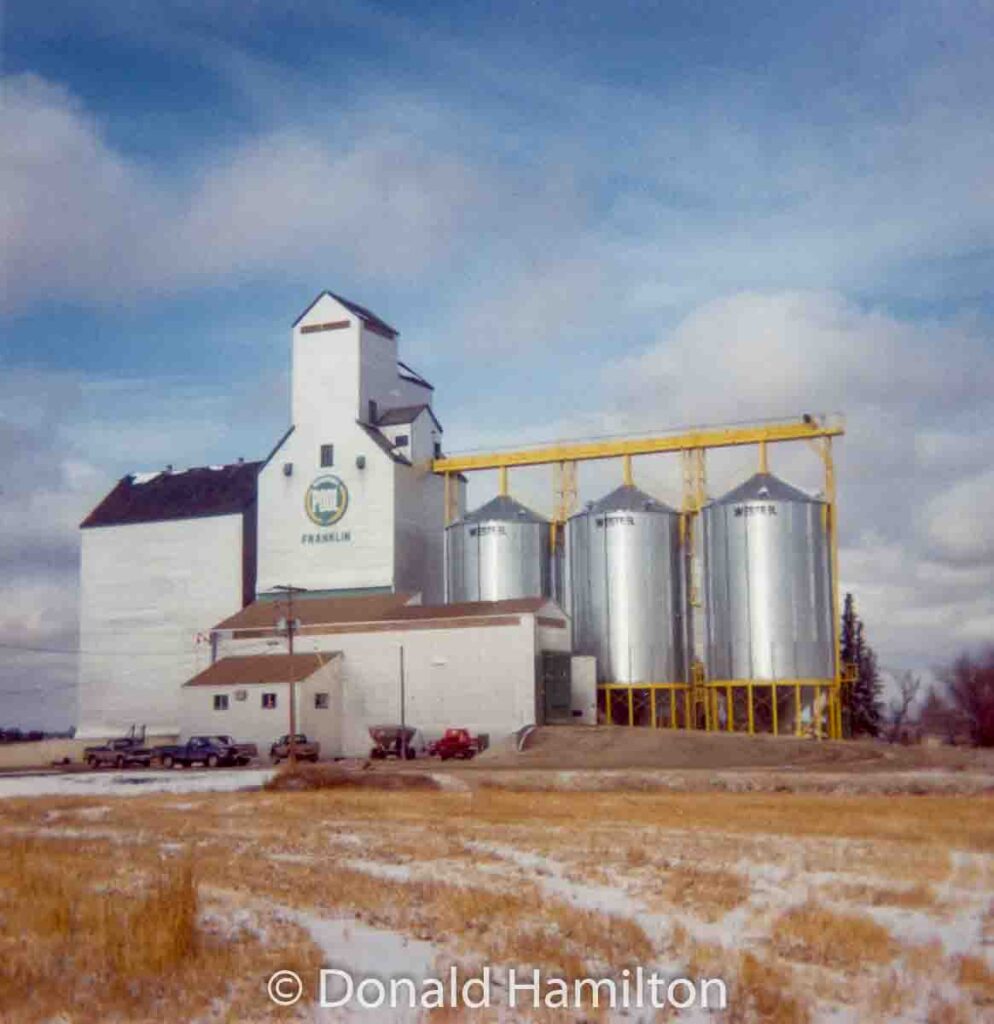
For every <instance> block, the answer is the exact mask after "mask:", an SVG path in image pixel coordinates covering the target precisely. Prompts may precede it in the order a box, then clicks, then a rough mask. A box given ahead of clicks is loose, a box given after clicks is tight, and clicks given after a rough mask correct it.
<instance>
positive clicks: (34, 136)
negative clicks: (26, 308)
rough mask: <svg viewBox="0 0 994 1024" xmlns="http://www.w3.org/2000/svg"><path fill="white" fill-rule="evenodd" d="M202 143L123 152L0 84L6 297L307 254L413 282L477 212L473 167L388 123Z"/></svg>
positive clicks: (148, 284)
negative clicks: (148, 160) (175, 154)
mask: <svg viewBox="0 0 994 1024" xmlns="http://www.w3.org/2000/svg"><path fill="white" fill-rule="evenodd" d="M384 120H385V122H391V123H385V124H380V123H377V122H376V121H375V118H374V119H373V121H372V123H370V124H367V125H364V126H363V127H362V130H361V132H360V133H359V134H356V133H355V132H350V131H349V130H348V129H345V128H343V129H342V130H340V131H332V130H330V129H329V127H328V126H327V125H321V126H315V127H314V128H313V129H312V130H310V131H307V132H305V131H301V130H295V129H290V128H280V129H274V130H271V131H268V132H265V133H263V134H260V135H257V136H255V137H252V138H250V139H248V140H247V141H245V142H243V143H241V144H239V145H237V146H234V147H230V148H226V149H219V148H217V147H211V146H205V148H204V149H203V151H202V152H201V153H200V154H199V158H198V161H197V164H196V166H195V168H194V169H193V171H192V172H190V173H189V174H187V175H184V176H179V177H177V176H176V175H175V174H174V175H172V176H166V175H164V174H162V173H161V172H159V171H157V170H153V169H152V168H150V167H146V166H144V165H142V164H140V163H138V162H136V161H132V160H129V159H127V158H125V157H124V156H122V155H121V154H120V153H119V152H118V151H116V150H115V149H114V148H113V147H112V146H111V145H110V144H109V143H108V142H107V140H106V138H105V135H104V133H103V131H102V129H101V126H100V125H99V124H98V123H97V122H96V120H95V119H94V118H93V117H91V116H90V115H89V114H88V113H87V112H86V111H85V110H84V109H83V108H82V107H81V105H80V104H79V103H78V102H77V101H76V100H75V99H74V98H73V97H72V96H71V95H70V94H69V93H68V92H67V91H65V90H64V89H62V88H60V87H58V86H55V85H53V84H51V83H49V82H47V81H45V80H43V79H41V78H39V77H37V76H35V75H30V74H28V75H19V76H15V77H11V78H8V79H6V80H5V102H4V106H3V114H2V122H0V135H2V136H3V137H4V138H5V140H6V146H7V147H8V152H9V153H10V154H11V155H10V157H9V158H8V159H5V161H4V163H3V167H2V172H0V173H2V177H0V191H2V193H3V197H4V198H3V207H2V211H0V230H2V232H3V234H4V237H5V246H4V260H5V266H4V268H3V270H4V276H5V279H6V292H7V295H6V301H7V304H8V305H10V306H14V307H16V306H20V305H23V304H27V303H30V302H31V301H32V300H35V299H37V298H38V297H39V296H40V295H42V294H45V293H51V292H57V293H59V294H61V295H63V296H68V297H72V298H81V299H84V300H97V301H106V300H120V299H129V298H134V297H135V296H136V295H138V294H142V293H145V292H168V291H171V290H174V289H176V288H179V287H202V286H203V285H205V284H206V283H207V282H209V281H217V280H224V279H230V278H232V277H237V276H239V275H244V274H252V273H258V272H261V271H269V272H288V271H291V270H293V269H294V268H301V267H305V266H306V267H313V266H314V265H315V264H316V263H318V262H324V263H325V264H330V265H331V268H332V269H334V268H335V267H337V268H338V269H339V271H340V272H341V271H342V270H344V269H345V268H348V269H349V271H350V272H352V271H354V270H357V271H358V272H359V273H361V274H364V275H367V276H368V277H369V278H371V279H377V278H382V277H389V276H398V277H402V276H405V275H406V276H410V275H413V276H415V277H417V276H418V275H421V274H423V273H424V272H425V271H426V269H428V268H431V267H432V266H434V265H435V264H436V263H437V261H438V260H439V259H442V258H444V257H445V256H446V254H447V252H448V250H449V246H450V243H451V240H452V237H453V235H454V234H456V233H457V232H461V231H467V230H472V228H473V224H474V222H475V219H476V218H477V217H478V216H480V215H481V211H483V212H485V211H487V210H488V204H487V196H488V194H489V190H488V189H487V187H486V183H485V181H484V180H483V177H482V175H481V174H480V172H479V171H478V170H475V169H473V168H472V167H470V166H469V165H468V164H467V163H465V162H464V161H463V160H461V159H460V157H459V156H458V155H457V153H456V152H455V150H453V149H450V150H448V151H446V150H444V149H441V148H439V147H438V146H437V145H435V144H434V142H433V141H432V140H422V139H421V138H420V137H419V136H418V134H417V132H416V131H414V130H404V128H403V127H401V126H398V125H396V124H394V123H392V119H384Z"/></svg>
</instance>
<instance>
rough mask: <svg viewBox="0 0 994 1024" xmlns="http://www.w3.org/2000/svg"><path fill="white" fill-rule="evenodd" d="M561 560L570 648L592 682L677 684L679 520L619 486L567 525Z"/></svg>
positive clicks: (680, 648)
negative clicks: (588, 661) (593, 671)
mask: <svg viewBox="0 0 994 1024" xmlns="http://www.w3.org/2000/svg"><path fill="white" fill-rule="evenodd" d="M567 558H568V573H567V576H568V591H569V604H570V610H571V614H572V616H573V645H574V648H575V650H576V651H577V653H580V654H588V655H593V656H594V657H596V658H597V676H598V681H599V682H604V683H667V682H680V681H682V680H683V679H684V678H685V655H684V609H683V603H684V598H683V586H682V571H681V551H680V516H679V514H678V513H677V512H675V511H674V510H673V509H672V508H670V507H669V506H668V505H666V504H664V503H663V502H661V501H657V500H656V499H655V498H653V497H651V496H650V495H648V494H646V493H645V492H644V491H641V490H639V489H638V488H637V487H633V486H631V485H627V484H626V485H623V486H621V487H619V488H617V489H616V490H614V491H612V492H611V493H610V494H608V495H607V496H606V497H604V498H602V499H601V500H600V501H597V502H594V503H593V504H592V505H589V506H588V507H587V509H586V510H585V511H583V512H581V513H579V514H578V515H575V516H573V517H572V518H571V519H570V521H569V524H568V532H567Z"/></svg>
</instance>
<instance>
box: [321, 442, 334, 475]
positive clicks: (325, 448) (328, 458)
mask: <svg viewBox="0 0 994 1024" xmlns="http://www.w3.org/2000/svg"><path fill="white" fill-rule="evenodd" d="M334 465H335V446H334V445H333V444H323V445H321V468H322V469H327V468H328V467H329V466H334Z"/></svg>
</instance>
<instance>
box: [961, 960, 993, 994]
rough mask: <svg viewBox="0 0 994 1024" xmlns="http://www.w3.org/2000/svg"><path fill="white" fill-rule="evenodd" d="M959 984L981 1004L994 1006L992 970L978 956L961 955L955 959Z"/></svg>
mask: <svg viewBox="0 0 994 1024" xmlns="http://www.w3.org/2000/svg"><path fill="white" fill-rule="evenodd" d="M956 974H957V978H958V980H959V983H960V985H962V986H963V987H964V988H965V989H967V990H968V991H969V992H970V994H971V995H972V996H973V998H974V1000H975V1001H976V1002H977V1003H979V1004H980V1005H982V1006H994V971H992V970H991V969H990V968H989V967H988V966H987V963H986V961H984V960H982V959H981V958H980V957H979V956H961V957H957V960H956Z"/></svg>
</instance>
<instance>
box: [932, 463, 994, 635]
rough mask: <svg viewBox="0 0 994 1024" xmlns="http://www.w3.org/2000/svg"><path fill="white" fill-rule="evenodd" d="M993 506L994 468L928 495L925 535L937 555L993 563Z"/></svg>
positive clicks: (970, 562)
mask: <svg viewBox="0 0 994 1024" xmlns="http://www.w3.org/2000/svg"><path fill="white" fill-rule="evenodd" d="M988 451H989V449H988ZM992 509H994V470H988V471H987V472H986V473H980V474H978V475H977V476H974V477H970V478H969V479H967V480H962V481H961V482H959V483H957V484H955V485H954V486H952V487H950V488H948V489H943V490H942V492H941V493H939V494H937V495H936V496H935V497H934V498H932V499H931V501H930V502H929V503H928V506H927V507H926V509H925V529H926V531H927V536H928V539H929V540H930V541H931V542H932V543H933V544H934V545H935V548H936V550H937V552H938V553H939V554H940V555H942V556H944V557H946V558H948V559H950V560H951V561H954V562H956V563H960V564H963V565H966V566H978V565H981V566H983V565H986V566H994V515H992V512H991V510H992ZM992 635H994V634H992Z"/></svg>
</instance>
